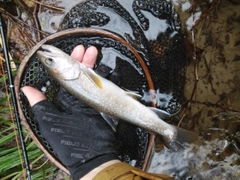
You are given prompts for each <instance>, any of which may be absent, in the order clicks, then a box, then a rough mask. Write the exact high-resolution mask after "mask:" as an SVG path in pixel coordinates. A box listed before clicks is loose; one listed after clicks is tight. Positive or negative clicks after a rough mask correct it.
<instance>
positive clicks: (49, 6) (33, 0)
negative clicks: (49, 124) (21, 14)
mask: <svg viewBox="0 0 240 180" xmlns="http://www.w3.org/2000/svg"><path fill="white" fill-rule="evenodd" d="M31 1H32V2H35V3H36V4H40V5H42V6H45V7H47V8H51V9H54V10H58V11H65V9H64V8H59V7H55V6H51V5H47V4H44V3H42V2H38V1H35V0H31Z"/></svg>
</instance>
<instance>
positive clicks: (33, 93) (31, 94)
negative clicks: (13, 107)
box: [21, 86, 46, 107]
mask: <svg viewBox="0 0 240 180" xmlns="http://www.w3.org/2000/svg"><path fill="white" fill-rule="evenodd" d="M21 90H22V92H23V93H24V94H25V96H26V97H27V99H28V101H29V103H30V106H31V107H32V106H34V105H35V104H36V103H38V102H40V101H42V100H45V99H46V97H45V95H43V93H42V92H41V91H39V90H37V89H35V88H33V87H31V86H24V87H23V88H22V89H21Z"/></svg>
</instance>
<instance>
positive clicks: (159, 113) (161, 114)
mask: <svg viewBox="0 0 240 180" xmlns="http://www.w3.org/2000/svg"><path fill="white" fill-rule="evenodd" d="M148 108H149V109H151V110H152V111H153V112H154V113H155V114H157V116H158V117H159V118H160V119H162V120H165V119H168V118H170V117H171V116H172V114H169V113H168V112H166V111H163V110H161V109H157V108H154V107H148Z"/></svg>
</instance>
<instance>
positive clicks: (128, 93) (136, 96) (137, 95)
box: [126, 91, 142, 101]
mask: <svg viewBox="0 0 240 180" xmlns="http://www.w3.org/2000/svg"><path fill="white" fill-rule="evenodd" d="M126 94H127V95H128V96H130V97H131V98H133V99H135V100H137V101H140V100H141V99H142V96H141V95H139V94H136V93H134V92H128V91H126Z"/></svg>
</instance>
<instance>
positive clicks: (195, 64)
mask: <svg viewBox="0 0 240 180" xmlns="http://www.w3.org/2000/svg"><path fill="white" fill-rule="evenodd" d="M192 18H194V16H193V15H192ZM193 22H194V19H193ZM192 42H193V62H194V74H195V83H194V86H193V91H192V94H191V97H190V99H189V101H188V104H187V107H186V108H185V110H184V113H183V115H182V117H181V118H180V120H179V123H178V127H179V126H180V124H181V123H182V120H183V118H184V117H185V116H186V114H187V111H188V110H189V108H190V106H191V102H192V100H193V97H194V94H195V92H196V90H197V84H198V80H199V78H198V61H197V53H196V51H197V49H196V45H195V34H194V26H193V27H192Z"/></svg>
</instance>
